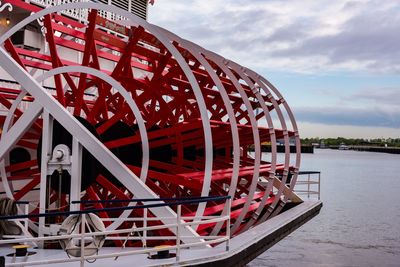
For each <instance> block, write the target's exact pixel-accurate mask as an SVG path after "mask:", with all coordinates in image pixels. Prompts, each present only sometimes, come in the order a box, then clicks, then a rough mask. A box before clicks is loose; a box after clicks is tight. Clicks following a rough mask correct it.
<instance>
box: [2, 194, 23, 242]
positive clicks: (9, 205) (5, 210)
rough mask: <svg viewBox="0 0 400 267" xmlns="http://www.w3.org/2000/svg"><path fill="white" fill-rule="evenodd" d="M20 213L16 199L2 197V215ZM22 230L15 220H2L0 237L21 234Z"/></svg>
mask: <svg viewBox="0 0 400 267" xmlns="http://www.w3.org/2000/svg"><path fill="white" fill-rule="evenodd" d="M17 214H18V208H17V204H16V202H15V200H13V199H10V198H2V199H0V216H14V215H17ZM20 234H22V230H21V229H20V228H19V227H18V226H17V225H16V223H15V222H10V221H7V220H0V238H2V237H3V235H20Z"/></svg>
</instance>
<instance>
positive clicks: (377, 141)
mask: <svg viewBox="0 0 400 267" xmlns="http://www.w3.org/2000/svg"><path fill="white" fill-rule="evenodd" d="M321 142H323V143H324V144H325V145H326V146H338V145H340V144H345V145H348V146H351V145H354V146H385V144H386V145H387V146H390V147H400V138H373V139H365V138H344V137H336V138H319V137H314V138H302V139H301V144H302V145H311V144H317V143H318V144H321Z"/></svg>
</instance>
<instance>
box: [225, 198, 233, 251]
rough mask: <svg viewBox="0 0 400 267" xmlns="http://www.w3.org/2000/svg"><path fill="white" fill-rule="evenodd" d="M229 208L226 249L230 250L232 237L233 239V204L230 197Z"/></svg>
mask: <svg viewBox="0 0 400 267" xmlns="http://www.w3.org/2000/svg"><path fill="white" fill-rule="evenodd" d="M227 201H228V209H227V216H228V219H227V220H226V237H227V238H228V239H227V240H226V251H229V246H230V239H231V206H232V198H228V200H227Z"/></svg>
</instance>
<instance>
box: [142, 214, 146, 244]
mask: <svg viewBox="0 0 400 267" xmlns="http://www.w3.org/2000/svg"><path fill="white" fill-rule="evenodd" d="M143 227H144V228H145V230H144V231H143V241H142V243H143V247H145V248H146V247H147V229H146V227H147V208H145V209H144V210H143Z"/></svg>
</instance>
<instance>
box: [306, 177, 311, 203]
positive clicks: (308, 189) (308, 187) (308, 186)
mask: <svg viewBox="0 0 400 267" xmlns="http://www.w3.org/2000/svg"><path fill="white" fill-rule="evenodd" d="M310 187H311V185H310V174H308V176H307V197H308V198H310Z"/></svg>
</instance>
